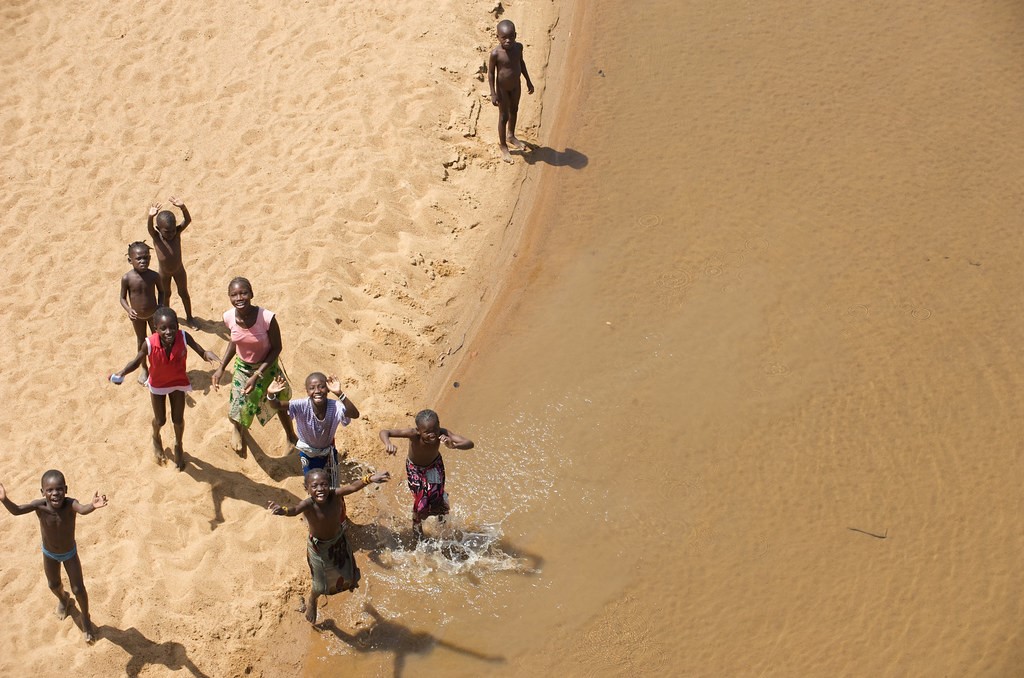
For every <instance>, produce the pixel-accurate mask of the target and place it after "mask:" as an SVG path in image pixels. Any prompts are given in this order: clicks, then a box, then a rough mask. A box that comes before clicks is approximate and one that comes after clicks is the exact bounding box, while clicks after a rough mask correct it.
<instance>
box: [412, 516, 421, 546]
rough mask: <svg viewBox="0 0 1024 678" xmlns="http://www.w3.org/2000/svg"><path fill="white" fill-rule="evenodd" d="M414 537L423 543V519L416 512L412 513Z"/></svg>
mask: <svg viewBox="0 0 1024 678" xmlns="http://www.w3.org/2000/svg"><path fill="white" fill-rule="evenodd" d="M412 536H413V537H415V538H416V541H423V518H421V517H420V514H418V513H416V512H415V511H413V512H412Z"/></svg>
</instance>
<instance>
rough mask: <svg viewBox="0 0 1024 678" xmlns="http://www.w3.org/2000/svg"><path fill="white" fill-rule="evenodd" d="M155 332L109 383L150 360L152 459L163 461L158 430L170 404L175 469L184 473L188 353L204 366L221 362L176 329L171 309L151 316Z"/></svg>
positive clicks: (163, 421) (148, 383)
mask: <svg viewBox="0 0 1024 678" xmlns="http://www.w3.org/2000/svg"><path fill="white" fill-rule="evenodd" d="M153 324H154V325H155V326H156V332H154V333H153V334H152V335H150V337H149V338H148V339H147V340H146V342H145V343H144V344H143V345H142V348H141V349H139V353H138V355H136V356H135V358H133V359H132V361H131V362H129V363H128V364H127V365H125V366H124V368H122V369H121V370H120V371H118V372H115V373H114V374H112V375H110V380H111V381H112V382H114V383H115V384H120V383H121V382H122V381H123V380H124V375H126V374H128V373H130V372H133V371H135V369H137V368H138V367H139V365H143V364H145V360H146V356H149V364H150V372H149V377H148V378H147V381H146V383H147V385H148V386H149V392H150V398H151V400H152V402H153V455H154V456H155V457H156V462H157V463H158V464H162V463H163V461H164V444H163V440H161V438H160V429H161V428H163V425H164V424H166V423H167V399H168V398H170V400H171V421H172V422H173V424H174V466H175V467H176V468H177V469H178V470H179V471H183V470H184V469H185V459H184V456H185V453H184V451H183V449H182V441H181V439H182V436H183V435H184V433H185V393H186V392H188V391H191V390H192V383H191V382H190V381H189V379H188V374H187V373H186V372H185V359H186V358H187V356H188V349H189V348H191V349H192V350H193V351H195V352H196V353H198V354H199V355H200V356H202V357H203V360H206V361H207V362H211V363H216V362H218V361H219V360H220V358H219V357H218V356H217V354H216V353H214V352H213V351H207V350H206V349H204V348H203V347H202V346H200V345H199V344H198V343H197V342H196V340H195V339H193V338H192V335H190V334H189V333H188V332H185V331H184V330H179V329H178V315H177V314H176V313H175V312H174V309H172V308H169V307H167V306H161V307H160V308H158V309H157V310H156V312H155V313H154V314H153Z"/></svg>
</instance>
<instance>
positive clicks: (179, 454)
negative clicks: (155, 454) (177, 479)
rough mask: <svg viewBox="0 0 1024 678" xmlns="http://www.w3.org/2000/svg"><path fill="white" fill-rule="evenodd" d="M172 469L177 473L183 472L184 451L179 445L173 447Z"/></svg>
mask: <svg viewBox="0 0 1024 678" xmlns="http://www.w3.org/2000/svg"><path fill="white" fill-rule="evenodd" d="M174 468H176V469H178V472H179V473H180V472H181V471H184V470H185V450H183V449H181V443H178V444H177V445H175V446H174Z"/></svg>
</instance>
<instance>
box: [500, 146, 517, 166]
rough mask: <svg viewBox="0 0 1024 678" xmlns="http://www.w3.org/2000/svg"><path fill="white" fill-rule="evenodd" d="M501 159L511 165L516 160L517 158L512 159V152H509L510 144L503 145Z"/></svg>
mask: <svg viewBox="0 0 1024 678" xmlns="http://www.w3.org/2000/svg"><path fill="white" fill-rule="evenodd" d="M501 159H502V160H504V161H505V162H507V163H508V164H510V165H511V164H512V163H513V162H515V160H513V159H512V154H511V153H509V152H508V146H502V147H501Z"/></svg>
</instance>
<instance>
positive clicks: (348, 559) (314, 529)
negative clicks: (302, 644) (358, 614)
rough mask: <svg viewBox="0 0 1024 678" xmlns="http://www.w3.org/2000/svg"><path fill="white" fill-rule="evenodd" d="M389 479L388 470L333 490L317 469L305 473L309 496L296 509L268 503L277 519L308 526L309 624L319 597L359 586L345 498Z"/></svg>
mask: <svg viewBox="0 0 1024 678" xmlns="http://www.w3.org/2000/svg"><path fill="white" fill-rule="evenodd" d="M390 479H391V474H390V473H388V472H387V471H383V472H381V473H373V474H370V473H367V474H366V475H364V476H363V477H362V478H360V479H359V480H357V481H355V482H352V483H349V484H348V485H345V486H344V487H339V488H338V489H336V490H333V489H331V479H330V476H329V475H328V474H327V471H326V470H325V469H322V468H315V469H312V470H311V471H310V472H309V473H307V474H306V482H305V485H306V492H308V493H309V496H308V497H306V498H305V499H303V500H302V501H300V502H299V503H298V504H296V505H295V506H294V507H290V506H281V505H279V504H275V503H274V502H268V503H267V509H268V510H269V511H270V512H271V513H273V514H274V515H275V516H299V515H301V516H304V517H305V518H306V523H307V524H308V525H309V539H308V540H307V541H306V562H307V563H309V573H310V575H311V576H312V578H313V587H312V590H311V591H310V593H309V602H308V603H307V604H306V620H307V621H309V623H311V624H315V623H316V604H317V600H319V598H320V596H322V595H328V596H330V595H333V594H335V593H340V592H342V591H351V590H353V589H355V588H356V587H358V586H359V576H360V575H359V568H358V567H356V561H355V557H354V556H353V555H352V547H351V546H350V545H349V543H348V538H347V537H346V535H345V532H346V531H347V530H348V516H347V515H346V512H345V495H347V494H352V493H353V492H358V491H359V490H361V489H363V488H364V487H366V486H367V485H369V484H370V483H386V482H387V481H388V480H390Z"/></svg>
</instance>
